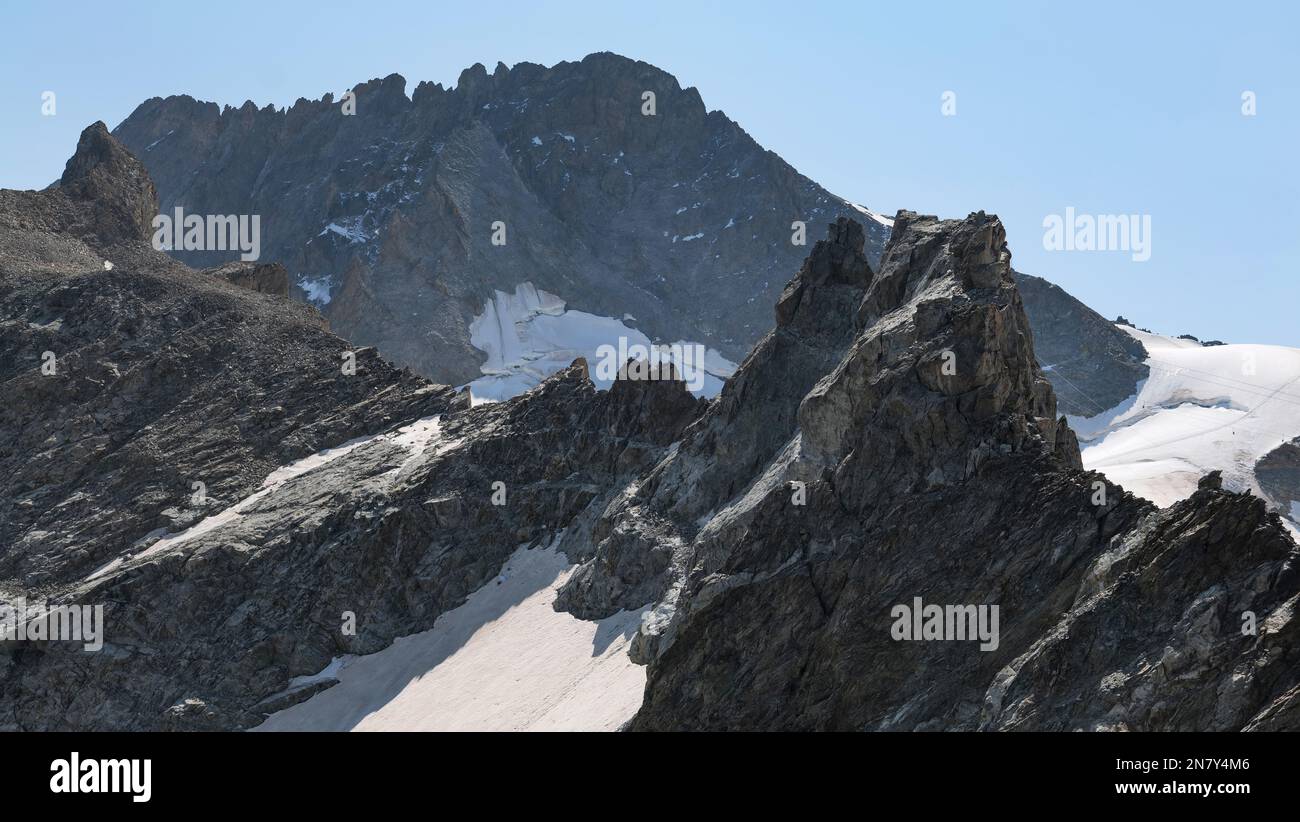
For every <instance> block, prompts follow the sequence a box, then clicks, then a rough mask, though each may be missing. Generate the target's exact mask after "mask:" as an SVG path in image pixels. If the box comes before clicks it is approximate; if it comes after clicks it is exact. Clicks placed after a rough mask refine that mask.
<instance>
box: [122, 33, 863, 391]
mask: <svg viewBox="0 0 1300 822" xmlns="http://www.w3.org/2000/svg"><path fill="white" fill-rule="evenodd" d="M405 86H406V81H405V80H404V79H403V78H401V77H400V76H398V75H392V76H389V77H387V78H384V79H382V80H373V81H371V82H368V83H363V84H361V85H359V86H357V87H356V88H355V89H353V90H352V91H353V93H354V94H355V98H354V101H355V112H356V113H355V115H353V116H346V115H345V114H344V113H343V101H342V100H335V99H333V98H332V97H331V96H329V95H326V96H325V97H324V98H323V99H321V100H316V101H308V100H299V101H298V102H297V103H296V104H295V105H294V106H293V107H291V108H290V109H288V110H276V109H274V108H272V107H269V106H268V107H266V108H261V109H258V108H256V107H255V106H253V104H252V103H246V104H245V105H244V106H242V107H241V108H238V109H233V108H228V107H227V108H225V109H221V108H218V107H217V106H216V105H215V104H212V103H200V102H197V101H195V100H193V99H191V98H188V97H170V98H167V99H156V98H155V99H152V100H148V101H146V102H145V103H143V104H141V105H140V107H139V108H138V109H137V110H136V111H135V112H134V113H133V114H132V115H131V116H130V117H129V118H127V120H126V121H124V122H123V123H122V124H121V125H120V126H118V128H117V129H116V130H115V134H116V136H117V137H118V138H119V139H120V140H122V142H123V143H124V144H125V145H126V146H128V147H129V148H130V149H131V150H132V151H134V152H135V153H136V154H137V155H138V156H139V157H140V158H141V159H142V161H143V162H144V164H145V165H146V166H147V167H148V169H149V171H150V173H151V174H152V175H153V178H154V180H155V181H156V182H157V184H158V187H159V191H160V194H161V205H162V210H163V212H164V213H167V214H171V213H173V211H174V209H175V208H183V209H184V210H185V211H186V212H187V213H198V214H249V215H251V214H257V215H260V217H261V220H262V246H263V247H262V258H261V259H262V260H264V261H279V262H282V263H284V264H285V266H286V267H287V268H288V271H289V274H290V278H291V279H292V280H293V283H294V288H295V293H296V294H297V295H298V296H299V297H300V298H303V299H307V298H311V299H313V300H314V301H315V302H316V304H317V305H318V306H319V307H320V308H321V310H322V312H323V313H324V314H325V316H327V317H328V318H329V320H330V323H331V327H332V328H333V329H334V330H336V331H337V332H338V333H340V334H342V335H343V336H345V337H347V338H349V339H351V340H353V341H355V342H357V343H358V344H362V345H372V346H375V347H377V348H378V349H379V350H380V352H381V353H382V354H383V355H384V356H385V357H387V358H389V359H391V360H393V361H394V362H397V363H399V364H402V365H408V366H411V367H412V368H414V369H415V370H417V371H419V372H420V373H423V374H425V375H427V376H429V377H431V378H433V379H435V380H438V381H440V382H447V383H451V384H456V385H459V384H461V383H464V382H467V381H469V380H471V379H473V378H474V377H476V376H478V375H479V371H478V369H479V365H480V364H481V363H482V362H483V361H484V355H483V353H482V352H480V351H479V350H478V349H476V348H475V347H474V346H473V345H471V342H470V335H469V331H468V326H469V323H470V322H471V320H472V319H473V318H474V317H475V316H476V315H478V314H479V313H480V312H481V311H482V310H483V307H484V305H485V304H486V303H487V301H488V300H489V299H491V298H492V297H493V295H494V292H495V291H502V292H505V293H507V294H508V293H512V292H513V291H514V290H515V289H516V287H517V286H519V285H520V284H521V283H524V282H531V283H532V284H533V285H534V286H536V287H537V288H538V289H543V290H545V291H547V292H549V293H551V294H555V295H558V296H559V297H560V298H561V299H563V300H564V301H565V302H566V303H567V304H568V306H569V307H570V308H571V309H577V310H582V311H587V312H590V313H593V314H597V315H600V316H604V317H614V318H624V317H625V315H631V316H633V317H634V319H628V320H627V322H629V324H631V325H633V326H634V327H636V328H639V329H641V330H643V331H644V332H645V333H647V334H648V335H649V336H650V337H651V338H652V339H653V340H656V341H664V342H674V341H677V340H691V341H696V342H700V343H703V344H705V345H707V346H708V347H711V348H714V349H717V350H718V351H720V352H722V354H724V355H725V356H727V357H728V358H729V359H731V360H734V361H739V360H740V359H741V358H743V357H744V356H745V354H746V353H748V351H749V349H750V347H751V346H752V345H753V343H754V342H755V341H756V340H757V339H758V338H759V337H760V336H761V335H762V334H763V333H765V332H766V331H767V329H768V325H769V316H770V315H769V311H770V306H771V305H772V304H773V303H774V302H775V301H776V299H777V297H778V296H779V295H780V288H781V284H782V283H783V282H785V280H786V279H787V277H788V275H789V272H790V271H792V270H794V269H796V268H797V267H798V265H799V262H800V261H801V260H802V259H803V257H804V256H805V255H806V254H807V250H808V249H807V247H805V246H802V245H796V244H794V243H792V237H793V235H794V231H793V230H792V228H791V225H792V223H793V222H794V221H803V222H805V223H806V224H807V227H808V242H811V241H812V240H814V239H815V234H816V232H818V231H820V230H821V228H820V227H821V226H822V225H824V224H825V223H826V222H828V221H831V220H834V219H835V218H836V217H837V216H840V215H846V214H850V215H855V214H856V215H858V216H861V214H860V212H859V211H857V210H855V209H854V208H853V207H852V206H850V205H849V204H848V203H846V202H844V201H843V200H842V199H840V198H838V197H835V196H834V195H831V194H830V193H828V192H827V191H825V190H824V189H822V188H821V187H820V186H818V185H816V184H815V183H813V182H812V181H810V180H808V179H807V178H805V177H803V176H802V175H800V174H799V173H798V172H796V171H795V170H794V169H793V168H791V167H790V166H789V165H788V164H787V163H785V162H784V161H783V160H781V158H779V157H778V156H776V155H775V154H773V153H771V152H769V151H765V150H764V149H763V148H762V147H760V146H759V145H758V144H757V143H755V142H754V140H753V139H751V138H750V137H749V135H748V134H746V133H745V132H744V131H743V130H742V129H741V128H740V127H739V126H737V125H736V124H735V123H734V122H732V121H731V120H729V119H728V118H727V117H726V116H725V115H723V114H722V113H721V112H718V111H712V112H710V111H707V110H706V108H705V106H704V103H703V102H702V100H701V98H700V95H699V93H698V92H696V90H695V89H693V88H687V89H683V88H681V87H680V86H679V84H678V83H677V81H676V80H675V79H674V78H673V77H672V76H671V75H669V74H667V73H665V72H663V71H661V70H659V69H657V68H655V67H653V66H650V65H648V64H646V63H641V62H635V61H632V60H628V59H626V58H623V57H619V56H617V55H613V54H593V55H591V56H589V57H587V58H585V59H583V60H582V61H580V62H575V63H560V64H558V65H555V66H553V67H550V68H546V67H543V66H539V65H535V64H531V63H520V64H518V65H516V66H514V67H513V68H509V69H507V68H506V67H505V66H504V65H498V67H497V69H496V70H495V71H494V72H493V73H491V74H489V73H488V72H487V70H486V69H485V68H484V67H483V66H481V65H476V66H474V67H472V68H470V69H467V70H465V71H464V72H463V73H462V74H461V76H460V79H459V80H458V81H457V84H456V86H455V88H453V89H444V88H443V87H442V86H441V85H435V84H431V83H420V84H419V85H418V86H416V87H415V89H414V91H413V92H412V93H411V95H410V97H409V98H408V97H407V94H406V90H405ZM646 94H652V95H654V100H653V104H654V108H653V114H651V113H643V112H649V109H648V108H646V106H647V104H648V98H646V97H645V95H646ZM886 222H887V221H878V220H871V219H867V220H865V253H866V255H867V256H868V258H870V259H873V260H874V259H876V258H878V256H879V254H880V251H881V250H882V249H883V247H884V242H885V239H886V238H887V236H888V229H887V227H886V225H885V223H886ZM498 223H499V224H500V226H501V228H500V231H498V230H496V229H494V224H498ZM494 239H495V240H496V241H497V242H503V243H504V244H494ZM176 256H177V257H178V258H180V259H182V260H184V261H186V262H188V263H190V264H192V265H196V266H213V265H216V264H218V263H220V262H224V261H226V260H229V259H231V258H232V257H233V255H230V254H226V255H222V254H220V253H217V254H213V253H210V252H178V253H177V254H176Z"/></svg>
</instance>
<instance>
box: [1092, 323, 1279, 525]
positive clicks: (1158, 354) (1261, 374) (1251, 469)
mask: <svg viewBox="0 0 1300 822" xmlns="http://www.w3.org/2000/svg"><path fill="white" fill-rule="evenodd" d="M1119 327H1120V328H1121V329H1123V330H1124V331H1126V332H1127V333H1129V334H1130V335H1132V336H1133V337H1135V338H1137V339H1138V340H1140V341H1141V342H1142V344H1143V345H1145V346H1146V349H1147V353H1148V355H1149V359H1148V360H1147V364H1148V365H1149V366H1150V368H1151V375H1150V377H1149V378H1148V379H1146V380H1145V381H1143V382H1142V383H1141V384H1139V386H1138V391H1137V393H1136V394H1135V395H1134V396H1132V397H1130V398H1129V399H1127V400H1125V401H1124V402H1123V403H1121V404H1120V405H1119V406H1117V407H1116V408H1113V409H1111V410H1110V411H1107V412H1106V413H1105V414H1099V415H1097V416H1096V417H1091V418H1076V417H1071V418H1070V420H1069V421H1070V425H1071V427H1072V428H1074V429H1075V431H1076V432H1078V434H1079V439H1080V445H1081V446H1082V447H1083V464H1084V467H1086V468H1089V469H1093V470H1096V471H1100V472H1101V473H1103V474H1105V475H1106V477H1107V478H1109V479H1110V480H1112V481H1113V482H1116V483H1118V484H1120V485H1122V486H1124V488H1125V489H1127V490H1129V491H1132V492H1133V493H1135V494H1137V495H1139V496H1141V497H1145V498H1147V499H1149V500H1151V501H1152V502H1154V503H1156V504H1157V505H1159V506H1161V507H1164V506H1168V505H1171V504H1173V503H1174V502H1176V501H1178V500H1180V499H1184V498H1186V497H1189V496H1191V494H1192V493H1193V492H1194V491H1195V490H1196V483H1197V481H1198V480H1199V479H1200V478H1201V477H1202V476H1204V475H1205V474H1207V473H1209V472H1210V471H1213V470H1216V469H1218V470H1221V471H1223V480H1224V487H1225V488H1228V489H1231V490H1237V491H1241V490H1250V491H1251V492H1252V493H1254V494H1256V495H1258V496H1265V495H1264V493H1263V492H1262V491H1261V489H1260V487H1259V484H1258V482H1257V480H1256V478H1255V464H1256V462H1258V461H1259V459H1260V458H1261V457H1263V456H1264V455H1265V454H1267V453H1268V452H1270V451H1272V450H1273V449H1274V448H1276V447H1278V446H1279V445H1281V444H1283V443H1284V442H1287V441H1289V440H1291V439H1293V438H1295V437H1297V436H1300V349H1295V348H1285V347H1282V346H1275V345H1222V346H1209V347H1203V346H1201V345H1200V344H1199V343H1196V342H1194V341H1191V340H1181V339H1175V338H1172V337H1165V336H1161V335H1158V334H1149V333H1146V332H1143V331H1138V330H1137V329H1134V328H1130V327H1127V326H1122V325H1121V326H1119ZM1275 502H1276V503H1278V504H1279V505H1281V506H1282V509H1283V511H1290V512H1292V514H1293V515H1294V512H1295V510H1296V509H1295V508H1294V507H1293V506H1292V505H1291V504H1290V503H1291V501H1289V500H1275Z"/></svg>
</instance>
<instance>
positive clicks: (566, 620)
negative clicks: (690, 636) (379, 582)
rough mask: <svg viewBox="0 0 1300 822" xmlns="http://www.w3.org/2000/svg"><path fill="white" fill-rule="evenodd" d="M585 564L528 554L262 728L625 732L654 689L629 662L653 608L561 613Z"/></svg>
mask: <svg viewBox="0 0 1300 822" xmlns="http://www.w3.org/2000/svg"><path fill="white" fill-rule="evenodd" d="M575 567H576V566H572V565H569V563H568V561H567V560H566V559H565V557H564V555H563V554H561V553H560V552H559V551H557V550H555V549H554V548H535V549H533V550H531V551H529V550H527V549H526V548H523V547H521V548H519V549H518V550H516V551H515V553H514V554H513V555H511V557H510V559H509V560H508V561H507V562H506V565H505V568H504V569H503V571H502V573H501V575H500V576H498V577H497V578H496V579H494V580H490V581H489V582H488V583H487V584H486V585H484V586H483V587H482V588H480V589H479V590H478V591H476V592H474V593H473V594H471V595H470V597H469V599H468V600H467V601H466V602H465V603H464V604H463V605H461V606H460V607H459V608H456V609H454V610H451V611H448V612H447V613H445V614H443V615H441V616H440V617H438V620H437V622H435V623H434V626H433V628H431V629H430V630H428V631H423V632H421V633H418V634H412V635H411V636H406V637H402V638H400V639H398V640H396V641H395V642H394V643H393V644H392V645H391V646H389V647H388V648H385V649H384V650H382V651H379V652H378V653H374V654H369V655H366V656H359V657H351V658H343V659H342V663H341V664H340V660H339V659H335V660H334V661H333V662H331V663H330V668H327V669H326V671H328V672H330V677H329V678H337V679H338V680H339V683H338V684H337V685H334V686H332V687H330V688H328V689H326V690H324V691H321V692H319V693H317V694H315V695H314V696H312V698H311V699H308V700H306V701H305V702H302V703H299V704H298V705H294V706H292V707H290V708H286V709H285V710H283V711H279V712H277V713H275V714H272V715H271V716H270V717H269V718H268V719H267V720H266V722H264V723H263V724H261V725H259V726H258V727H256V728H254V730H255V731H285V730H288V731H335V730H356V731H384V730H401V731H492V730H516V731H517V730H530V731H577V730H587V731H600V730H615V729H617V728H618V727H619V726H620V725H622V724H623V723H624V722H626V721H627V720H628V719H630V718H631V717H632V715H633V714H634V713H636V710H637V708H639V707H640V705H641V697H642V694H643V692H644V690H645V670H644V669H643V668H642V667H641V666H639V665H635V664H633V663H632V661H631V660H630V659H629V658H628V656H627V645H628V642H629V641H630V640H631V637H632V635H633V634H634V633H635V631H636V628H637V626H638V625H639V624H640V622H641V616H642V614H643V613H644V609H643V610H641V611H635V612H629V611H621V612H619V613H617V614H614V615H613V616H610V617H607V618H606V619H603V620H600V621H598V622H588V621H586V620H580V619H577V618H575V617H573V616H571V615H569V614H567V613H562V612H557V611H556V610H555V609H554V608H552V607H551V606H552V603H553V602H554V601H555V595H556V592H557V590H558V588H559V587H560V586H561V585H562V584H563V583H564V581H565V580H566V579H568V577H569V575H570V574H571V573H572V572H573V569H574V568H575ZM331 669H333V670H331ZM326 671H323V672H321V674H318V675H317V676H316V678H315V679H316V680H319V679H321V678H326V677H325V673H326ZM307 679H313V678H311V677H308V678H307ZM295 681H297V680H295Z"/></svg>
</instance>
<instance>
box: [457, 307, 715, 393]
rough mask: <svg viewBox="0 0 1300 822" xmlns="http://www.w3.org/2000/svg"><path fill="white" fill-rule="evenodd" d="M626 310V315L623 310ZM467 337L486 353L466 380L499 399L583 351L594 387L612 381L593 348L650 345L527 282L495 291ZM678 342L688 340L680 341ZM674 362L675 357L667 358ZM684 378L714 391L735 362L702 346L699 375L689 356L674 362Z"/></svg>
mask: <svg viewBox="0 0 1300 822" xmlns="http://www.w3.org/2000/svg"><path fill="white" fill-rule="evenodd" d="M625 316H627V315H625ZM469 330H470V343H471V344H472V345H473V346H474V347H475V348H477V349H479V350H480V351H483V352H484V353H485V354H487V362H485V363H484V364H483V365H482V366H481V367H480V368H481V370H482V372H483V376H482V377H479V378H478V379H476V380H474V381H473V382H471V383H470V384H469V387H470V391H471V396H472V397H473V398H474V401H475V402H483V401H500V400H506V399H509V398H511V397H514V396H517V395H519V394H522V393H524V392H525V391H528V390H529V389H531V388H534V387H535V386H537V385H538V384H539V383H540V382H541V381H542V380H544V379H546V378H547V377H548V376H550V375H551V374H554V373H555V372H556V371H559V370H560V369H562V368H567V367H568V366H569V364H570V363H572V362H573V361H574V360H575V359H577V358H578V357H585V358H586V360H587V364H588V374H589V375H590V377H591V379H592V382H594V383H595V384H596V386H597V387H598V388H602V389H606V388H609V387H610V385H611V384H612V381H610V380H607V379H603V378H602V377H601V375H600V374H598V373H597V368H596V365H597V363H598V361H599V355H598V353H597V351H598V349H599V348H600V347H601V346H603V345H610V346H613V347H614V348H618V345H619V338H620V337H622V338H624V339H625V340H626V345H627V346H633V345H642V346H645V347H647V348H649V347H650V346H651V341H650V338H649V337H647V336H646V335H645V334H644V333H643V332H641V331H638V330H637V329H635V328H631V327H629V326H627V325H625V324H624V323H623V322H622V321H620V320H617V319H615V318H613V317H601V316H598V315H596V314H588V313H587V312H585V311H574V310H570V309H568V308H566V306H565V302H564V300H562V299H560V298H559V297H557V296H555V295H554V294H550V293H547V292H546V291H542V290H540V289H538V288H536V287H535V286H533V284H532V283H521V284H520V285H518V286H516V288H515V290H514V293H506V292H504V291H496V292H495V296H494V297H492V299H489V300H488V301H487V304H486V305H485V306H484V307H483V311H482V313H480V314H479V315H478V316H477V317H475V318H474V319H473V321H471V322H470V326H469ZM678 345H683V346H685V345H694V344H693V343H689V342H685V341H683V342H680V343H678ZM673 360H674V362H677V358H675V357H674V358H673ZM677 364H678V366H679V367H680V370H681V371H682V373H683V375H684V377H685V379H686V382H687V383H688V385H690V384H699V385H700V388H699V390H697V391H695V392H694V393H696V394H698V395H700V396H706V397H714V396H717V394H718V392H719V391H721V390H722V383H723V380H724V379H726V378H727V377H730V376H731V375H732V374H733V373H735V370H736V367H737V366H736V364H735V363H733V362H731V361H730V360H728V359H726V358H725V357H723V356H722V355H721V354H720V353H718V352H717V351H716V350H714V349H706V350H705V354H704V362H703V371H704V373H703V375H700V374H698V373H697V371H696V368H695V366H696V365H697V364H696V363H693V362H677Z"/></svg>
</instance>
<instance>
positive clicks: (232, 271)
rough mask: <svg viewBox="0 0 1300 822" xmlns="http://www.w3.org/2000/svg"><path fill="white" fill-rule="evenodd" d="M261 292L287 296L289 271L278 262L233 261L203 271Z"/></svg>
mask: <svg viewBox="0 0 1300 822" xmlns="http://www.w3.org/2000/svg"><path fill="white" fill-rule="evenodd" d="M203 273H204V274H209V275H212V276H215V277H221V278H222V279H224V280H228V281H230V282H232V283H234V284H235V285H237V286H239V287H241V288H247V289H248V290H249V291H256V292H259V293H261V294H278V295H279V296H281V297H287V296H289V272H288V271H286V270H285V268H284V266H282V265H280V264H279V263H244V262H233V263H226V264H225V265H221V266H217V267H216V268H210V269H208V270H207V271H204V272H203Z"/></svg>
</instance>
